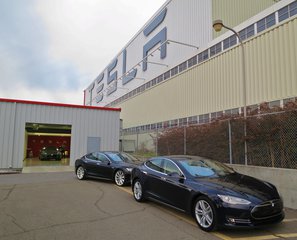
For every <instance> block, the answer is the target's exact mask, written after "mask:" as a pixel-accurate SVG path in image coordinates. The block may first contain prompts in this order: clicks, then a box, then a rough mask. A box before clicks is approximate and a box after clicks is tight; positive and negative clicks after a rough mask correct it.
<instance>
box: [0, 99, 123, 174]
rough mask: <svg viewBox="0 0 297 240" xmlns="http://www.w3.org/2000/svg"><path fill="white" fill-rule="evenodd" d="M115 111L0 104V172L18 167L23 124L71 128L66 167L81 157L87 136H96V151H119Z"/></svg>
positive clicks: (23, 145) (22, 154)
mask: <svg viewBox="0 0 297 240" xmlns="http://www.w3.org/2000/svg"><path fill="white" fill-rule="evenodd" d="M119 115H120V112H119V111H109V110H98V109H97V110H95V109H84V108H75V107H61V106H48V105H36V104H24V103H12V102H2V101H0V169H1V168H22V166H23V159H24V147H25V124H26V123H28V122H31V123H47V124H67V125H71V126H72V129H71V151H70V152H71V156H70V165H73V164H74V161H75V160H76V159H77V158H79V157H81V156H82V155H84V154H85V153H86V149H87V137H100V138H101V149H100V150H119V131H120V124H119V121H120V120H119V119H120V118H119Z"/></svg>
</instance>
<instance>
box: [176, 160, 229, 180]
mask: <svg viewBox="0 0 297 240" xmlns="http://www.w3.org/2000/svg"><path fill="white" fill-rule="evenodd" d="M180 164H181V165H182V166H183V167H184V168H185V169H186V170H187V171H188V172H189V174H191V175H192V176H193V177H220V176H226V175H229V174H231V173H234V171H233V170H232V169H231V168H229V167H227V166H226V165H224V164H222V163H220V162H217V161H213V160H209V159H186V160H181V161H180Z"/></svg>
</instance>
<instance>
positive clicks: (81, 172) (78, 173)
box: [76, 166, 86, 180]
mask: <svg viewBox="0 0 297 240" xmlns="http://www.w3.org/2000/svg"><path fill="white" fill-rule="evenodd" d="M76 176H77V178H78V179H79V180H84V179H86V171H85V169H84V168H83V166H79V167H78V168H77V169H76Z"/></svg>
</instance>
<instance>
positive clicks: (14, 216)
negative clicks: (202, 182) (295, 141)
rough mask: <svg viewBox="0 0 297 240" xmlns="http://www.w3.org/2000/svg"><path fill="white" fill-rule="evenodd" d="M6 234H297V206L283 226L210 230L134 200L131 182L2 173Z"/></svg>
mask: <svg viewBox="0 0 297 240" xmlns="http://www.w3.org/2000/svg"><path fill="white" fill-rule="evenodd" d="M0 239H1V240H2V239H3V240H12V239H22V240H24V239H30V240H31V239H38V240H42V239H51V240H52V239H84V240H85V239H100V240H105V239H106V240H109V239H110V240H111V239H112V240H116V239H131V240H132V239H137V240H139V239H162V240H167V239H168V240H169V239H170V240H175V239H176V240H178V239H184V240H191V239H209V240H212V239H225V240H230V239H237V240H241V239H246V240H258V239H259V240H260V239H297V211H296V210H290V209H286V219H285V220H284V221H283V222H282V223H281V224H278V225H273V226H268V227H265V228H261V229H252V230H224V231H219V232H213V233H206V232H203V231H201V230H200V229H199V228H198V227H197V225H196V223H195V221H194V220H193V219H192V218H191V217H189V216H187V215H185V214H183V213H180V212H178V211H176V210H173V209H171V208H167V207H164V206H162V205H159V204H156V203H153V202H150V201H148V202H145V203H138V202H136V201H134V199H133V196H132V194H131V188H130V187H123V188H119V187H117V186H115V185H114V184H113V183H111V182H105V181H99V180H86V181H79V180H77V179H76V176H75V175H74V173H73V172H60V173H23V174H10V175H0Z"/></svg>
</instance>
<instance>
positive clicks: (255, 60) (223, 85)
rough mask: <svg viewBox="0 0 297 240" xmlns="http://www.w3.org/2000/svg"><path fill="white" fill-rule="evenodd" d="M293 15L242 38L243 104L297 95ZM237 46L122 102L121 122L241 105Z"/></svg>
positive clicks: (135, 123)
mask: <svg viewBox="0 0 297 240" xmlns="http://www.w3.org/2000/svg"><path fill="white" fill-rule="evenodd" d="M296 42H297V18H294V19H291V20H290V21H288V22H285V23H283V24H281V25H278V26H276V27H273V28H270V29H269V30H268V31H265V32H264V33H262V34H260V35H257V36H256V37H254V38H251V39H250V40H249V41H247V42H245V43H244V47H245V53H246V73H247V79H246V81H247V105H252V104H258V103H261V102H263V101H273V100H278V99H284V98H289V97H293V96H297V80H296V79H297V68H296V66H297V48H296ZM241 79H242V78H241V51H240V47H239V46H236V47H234V48H232V49H230V50H228V51H225V52H223V53H221V54H219V55H217V56H216V57H214V58H211V59H209V60H208V61H206V62H204V63H202V64H200V65H198V66H196V67H194V68H192V69H189V70H188V71H186V72H185V73H182V74H180V75H177V76H176V77H175V78H172V79H170V80H169V81H167V82H163V83H161V84H160V85H157V86H156V87H154V88H151V89H150V90H148V91H145V92H143V93H142V94H140V95H137V96H136V97H134V98H132V99H130V100H127V101H126V102H124V103H122V104H121V105H120V107H121V108H122V113H121V118H122V119H123V127H124V128H129V127H134V126H141V125H145V124H150V123H157V122H161V121H166V120H171V119H177V118H182V117H189V116H193V115H200V114H204V113H210V112H216V111H221V110H227V109H232V108H235V107H237V108H238V107H241V106H243V99H242V80H241Z"/></svg>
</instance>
